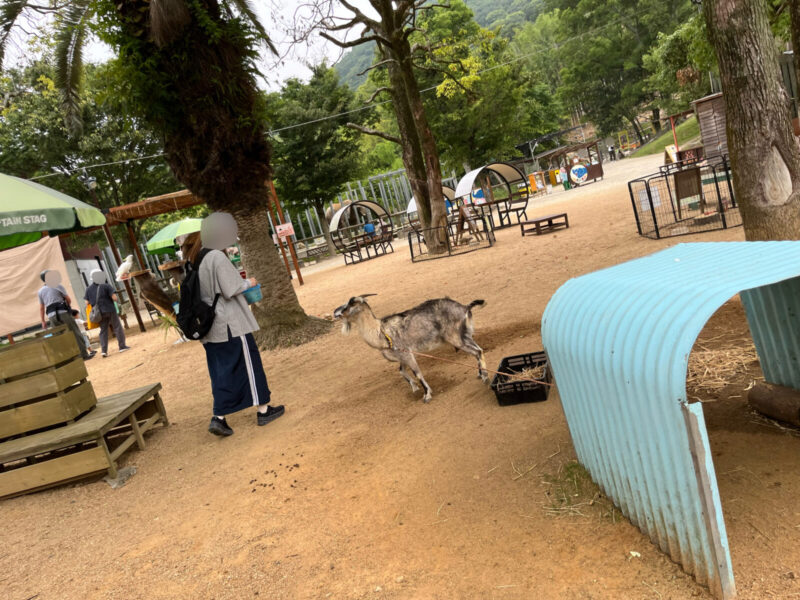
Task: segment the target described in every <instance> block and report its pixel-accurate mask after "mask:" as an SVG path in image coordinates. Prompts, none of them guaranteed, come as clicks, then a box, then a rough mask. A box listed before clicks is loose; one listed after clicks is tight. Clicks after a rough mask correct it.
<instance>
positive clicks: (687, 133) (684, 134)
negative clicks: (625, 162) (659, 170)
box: [631, 117, 700, 158]
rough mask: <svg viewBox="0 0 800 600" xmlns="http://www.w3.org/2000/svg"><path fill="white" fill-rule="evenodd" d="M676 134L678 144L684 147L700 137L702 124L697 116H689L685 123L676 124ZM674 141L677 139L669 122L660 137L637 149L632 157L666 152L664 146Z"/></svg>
mask: <svg viewBox="0 0 800 600" xmlns="http://www.w3.org/2000/svg"><path fill="white" fill-rule="evenodd" d="M675 135H676V136H677V138H678V146H680V147H681V148H683V147H684V146H685V145H686V144H687V143H688V142H690V141H692V140H696V139H699V137H700V124H699V123H698V122H697V119H696V118H695V117H689V118H688V119H686V120H685V121H684V122H683V123H681V124H679V125H676V126H675ZM674 143H675V139H674V138H673V136H672V127H670V126H669V123H667V125H666V126H665V127H664V130H663V131H662V132H661V134H660V135H659V136H658V137H656V138H655V139H653V140H650V141H649V142H647V143H646V144H645V145H644V146H642V147H641V148H639V149H637V150H636V152H634V153H633V154H631V157H632V158H636V157H638V156H648V155H650V154H661V153H662V152H664V148H666V147H667V146H671V145H672V144H674Z"/></svg>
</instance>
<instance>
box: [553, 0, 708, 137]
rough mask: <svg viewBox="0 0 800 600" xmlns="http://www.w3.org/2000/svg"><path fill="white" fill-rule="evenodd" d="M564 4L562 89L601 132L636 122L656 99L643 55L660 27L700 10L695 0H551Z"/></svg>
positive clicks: (560, 50)
mask: <svg viewBox="0 0 800 600" xmlns="http://www.w3.org/2000/svg"><path fill="white" fill-rule="evenodd" d="M548 8H550V9H551V10H558V11H559V12H558V20H557V33H558V38H557V39H558V43H559V46H558V48H557V49H556V50H555V53H556V55H557V56H558V61H559V62H560V63H561V64H562V65H563V66H562V68H561V71H560V80H561V82H560V88H559V91H558V95H559V97H560V98H561V100H562V102H564V104H565V105H566V106H570V107H573V108H580V109H582V110H583V111H584V112H585V113H586V116H587V117H588V118H589V120H591V121H592V122H594V124H595V125H596V126H597V127H598V129H599V130H600V131H601V133H604V134H609V133H612V132H613V131H615V130H616V129H618V128H619V127H620V126H622V125H623V123H624V122H626V121H627V122H633V121H634V120H635V119H636V118H637V116H638V114H639V112H640V111H641V110H643V109H644V108H645V107H646V106H647V104H648V102H649V101H650V100H651V99H652V92H651V91H650V90H648V89H647V87H646V86H645V84H644V80H645V78H646V72H645V69H644V66H643V57H644V55H645V54H646V53H647V52H648V51H649V50H650V48H651V47H652V45H653V44H654V43H655V42H656V39H657V36H658V34H659V32H667V33H669V32H672V31H674V30H675V29H676V28H677V27H678V26H679V25H680V24H682V23H684V22H685V21H687V20H688V19H689V18H690V17H691V16H692V15H694V14H695V13H696V9H695V8H694V7H693V6H692V4H691V2H690V1H689V0H666V1H662V0H645V1H635V0H607V1H605V2H601V3H599V2H595V1H594V0H549V2H548Z"/></svg>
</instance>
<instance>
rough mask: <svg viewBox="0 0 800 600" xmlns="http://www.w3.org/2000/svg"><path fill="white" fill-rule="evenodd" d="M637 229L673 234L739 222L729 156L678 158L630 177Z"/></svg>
mask: <svg viewBox="0 0 800 600" xmlns="http://www.w3.org/2000/svg"><path fill="white" fill-rule="evenodd" d="M628 192H629V194H630V198H631V205H632V206H633V213H634V216H635V218H636V226H637V229H638V231H639V235H642V236H645V237H649V238H652V239H660V238H665V237H675V236H680V235H688V234H692V233H702V232H705V231H715V230H717V229H727V228H729V227H737V226H739V225H741V224H742V217H741V215H740V214H739V207H738V206H737V204H736V198H735V196H734V194H733V184H732V177H731V171H730V165H729V163H728V160H727V157H725V156H723V157H715V158H712V159H709V160H706V161H702V162H697V163H677V164H674V165H666V166H664V167H662V168H661V169H660V170H659V172H658V173H654V174H652V175H647V176H645V177H641V178H639V179H634V180H632V181H630V182H628Z"/></svg>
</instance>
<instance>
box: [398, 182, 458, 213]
mask: <svg viewBox="0 0 800 600" xmlns="http://www.w3.org/2000/svg"><path fill="white" fill-rule="evenodd" d="M442 195H443V196H444V197H445V199H446V200H449V201H450V203H451V204H452V202H453V200H455V199H456V193H455V191H454V190H453V188H451V187H448V186H446V185H443V186H442ZM416 212H417V199H416V198H414V196H411V201H410V202H409V203H408V208H406V214H409V215H412V214H414V213H416Z"/></svg>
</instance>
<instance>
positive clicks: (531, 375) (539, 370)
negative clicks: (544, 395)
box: [506, 365, 547, 383]
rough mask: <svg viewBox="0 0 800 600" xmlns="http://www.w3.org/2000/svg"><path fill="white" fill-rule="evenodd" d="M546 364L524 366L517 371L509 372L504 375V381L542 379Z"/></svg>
mask: <svg viewBox="0 0 800 600" xmlns="http://www.w3.org/2000/svg"><path fill="white" fill-rule="evenodd" d="M546 371H547V365H539V366H538V367H526V368H525V369H522V371H520V372H519V373H509V374H507V375H506V381H508V382H509V383H510V382H512V381H531V380H535V381H544V377H545V373H546Z"/></svg>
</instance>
